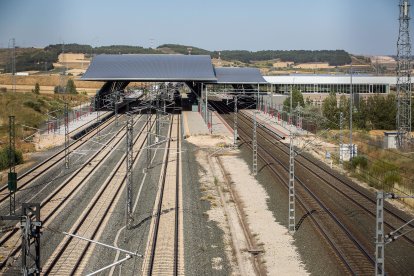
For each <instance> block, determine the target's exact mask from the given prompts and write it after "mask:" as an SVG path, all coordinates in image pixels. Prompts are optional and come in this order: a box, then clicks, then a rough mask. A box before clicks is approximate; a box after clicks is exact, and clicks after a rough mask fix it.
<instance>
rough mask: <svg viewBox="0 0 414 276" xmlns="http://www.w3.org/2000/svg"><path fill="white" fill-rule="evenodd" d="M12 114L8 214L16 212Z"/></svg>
mask: <svg viewBox="0 0 414 276" xmlns="http://www.w3.org/2000/svg"><path fill="white" fill-rule="evenodd" d="M14 119H15V117H14V116H9V175H8V185H7V187H8V189H9V196H10V215H14V214H15V213H16V194H15V193H16V190H17V173H16V155H15V153H16V127H15V123H14Z"/></svg>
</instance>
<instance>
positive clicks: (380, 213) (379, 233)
mask: <svg viewBox="0 0 414 276" xmlns="http://www.w3.org/2000/svg"><path fill="white" fill-rule="evenodd" d="M387 198H389V199H402V198H414V196H399V195H396V194H394V193H385V192H383V191H379V192H377V213H376V219H375V275H376V276H384V275H386V273H385V245H387V244H389V243H391V242H393V241H395V240H397V239H398V238H400V237H402V236H405V235H406V234H408V233H409V232H411V230H412V227H411V223H412V222H413V221H414V219H411V220H410V221H408V222H406V223H404V224H403V225H402V226H400V227H398V228H397V229H395V230H393V231H391V232H390V233H389V234H385V233H384V204H385V202H384V201H385V199H387ZM407 226H408V227H409V229H404V228H405V227H407ZM404 230H405V231H404Z"/></svg>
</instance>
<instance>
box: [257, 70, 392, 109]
mask: <svg viewBox="0 0 414 276" xmlns="http://www.w3.org/2000/svg"><path fill="white" fill-rule="evenodd" d="M264 78H265V80H266V81H268V82H269V83H270V85H271V90H272V91H273V92H274V93H276V94H282V95H287V94H289V93H290V91H291V89H292V88H293V87H295V88H297V89H299V90H300V91H301V92H302V93H303V94H304V98H305V99H309V100H311V102H313V103H314V104H315V105H321V104H322V102H323V100H324V99H325V98H326V96H328V95H329V93H330V92H335V93H336V95H337V96H338V97H340V96H341V95H347V96H349V94H350V93H349V92H350V87H351V78H350V76H349V75H287V76H265V77H264ZM396 84H397V77H392V76H366V75H364V76H361V75H355V76H353V77H352V92H353V94H354V99H355V100H356V101H358V100H359V99H360V98H361V97H362V98H366V97H368V96H370V95H373V94H388V93H390V91H391V90H392V89H393V90H395V87H396Z"/></svg>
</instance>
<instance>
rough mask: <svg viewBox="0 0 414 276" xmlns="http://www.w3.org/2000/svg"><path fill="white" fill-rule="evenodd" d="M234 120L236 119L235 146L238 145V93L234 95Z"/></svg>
mask: <svg viewBox="0 0 414 276" xmlns="http://www.w3.org/2000/svg"><path fill="white" fill-rule="evenodd" d="M233 120H234V132H233V146H234V147H235V148H236V147H237V139H238V134H237V95H236V96H234V114H233Z"/></svg>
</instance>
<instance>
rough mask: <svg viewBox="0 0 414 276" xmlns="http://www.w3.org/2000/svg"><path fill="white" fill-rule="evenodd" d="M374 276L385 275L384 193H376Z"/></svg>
mask: <svg viewBox="0 0 414 276" xmlns="http://www.w3.org/2000/svg"><path fill="white" fill-rule="evenodd" d="M375 238H376V240H375V275H376V276H383V275H385V267H384V265H385V258H384V247H385V241H384V192H382V191H381V192H377V215H376V224H375Z"/></svg>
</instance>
